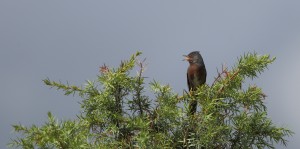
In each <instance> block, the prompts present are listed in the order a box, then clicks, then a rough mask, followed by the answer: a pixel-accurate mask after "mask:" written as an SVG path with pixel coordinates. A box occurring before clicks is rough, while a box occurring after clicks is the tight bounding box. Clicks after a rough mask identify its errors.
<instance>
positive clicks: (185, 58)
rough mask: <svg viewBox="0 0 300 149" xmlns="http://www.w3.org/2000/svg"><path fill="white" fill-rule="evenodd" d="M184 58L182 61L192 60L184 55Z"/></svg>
mask: <svg viewBox="0 0 300 149" xmlns="http://www.w3.org/2000/svg"><path fill="white" fill-rule="evenodd" d="M183 56H184V59H183V60H182V61H189V60H190V59H191V58H190V57H189V56H187V55H183Z"/></svg>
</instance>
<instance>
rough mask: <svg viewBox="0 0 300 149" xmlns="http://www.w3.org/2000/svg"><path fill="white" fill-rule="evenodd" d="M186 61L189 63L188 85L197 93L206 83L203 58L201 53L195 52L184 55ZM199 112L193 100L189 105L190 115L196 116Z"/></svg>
mask: <svg viewBox="0 0 300 149" xmlns="http://www.w3.org/2000/svg"><path fill="white" fill-rule="evenodd" d="M183 56H184V57H185V58H184V60H186V61H188V62H189V67H188V69H187V84H188V89H189V91H190V93H191V92H193V91H196V90H197V88H198V87H199V86H201V85H203V84H205V83H206V75H207V72H206V68H205V64H204V61H203V58H202V56H201V54H200V52H199V51H193V52H191V53H189V54H188V55H183ZM196 110H197V101H195V100H193V101H191V102H190V103H189V113H188V114H189V115H194V114H195V113H196Z"/></svg>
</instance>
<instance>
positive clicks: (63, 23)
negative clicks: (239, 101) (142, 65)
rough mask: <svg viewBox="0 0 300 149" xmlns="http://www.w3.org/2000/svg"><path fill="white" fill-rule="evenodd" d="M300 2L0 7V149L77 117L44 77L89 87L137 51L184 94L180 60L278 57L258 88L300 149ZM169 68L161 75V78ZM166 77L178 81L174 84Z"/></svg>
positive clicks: (56, 1)
mask: <svg viewBox="0 0 300 149" xmlns="http://www.w3.org/2000/svg"><path fill="white" fill-rule="evenodd" d="M299 8H300V1H296V0H289V1H280V0H263V1H261V0H252V1H240V0H229V1H196V0H191V1H177V0H164V1H158V0H152V1H151V2H149V1H141V0H136V1H131V0H128V1H113V0H110V1H78V0H65V1H60V0H52V1H38V0H26V1H9V0H2V1H0V52H1V53H0V68H1V73H0V74H1V77H0V82H1V85H0V91H1V94H0V99H1V104H0V120H1V121H0V122H1V123H0V148H5V144H6V143H7V142H8V141H9V138H10V137H14V136H15V134H12V133H11V131H12V129H11V127H10V125H11V124H16V123H19V122H21V123H22V124H24V125H31V124H41V123H43V122H44V121H45V120H46V118H47V112H48V111H51V112H53V113H54V115H55V116H56V117H58V118H59V119H71V118H75V115H76V114H78V113H79V111H80V107H79V104H77V102H78V101H80V99H79V98H78V97H72V96H68V97H67V96H63V94H62V92H57V91H55V90H54V89H49V88H48V87H46V86H44V85H43V83H42V79H45V78H47V77H49V78H50V79H51V80H56V81H58V80H60V81H62V82H66V81H69V83H73V84H76V85H81V84H82V83H84V81H85V80H93V79H95V78H96V75H97V73H98V67H99V66H100V65H102V64H103V63H106V64H107V65H109V66H116V65H118V64H119V62H120V60H122V59H127V58H129V56H130V55H131V54H133V53H135V51H137V50H140V51H142V52H143V55H142V57H146V58H147V63H148V68H147V71H146V76H148V77H149V81H151V80H153V79H155V80H157V81H159V82H161V83H168V84H170V85H171V86H173V87H174V90H175V91H176V92H179V93H181V92H182V90H183V89H186V78H185V77H186V76H185V75H186V74H185V73H186V68H187V65H188V64H187V63H186V62H182V61H181V60H182V55H183V54H187V53H189V52H190V51H193V50H199V51H200V52H201V54H202V56H203V57H204V61H205V64H206V67H207V70H208V81H207V82H208V84H211V83H212V81H213V78H214V76H216V68H217V67H219V68H220V66H221V64H222V63H225V64H226V65H228V66H232V64H233V63H234V62H235V61H236V59H237V57H238V56H240V55H241V54H243V53H245V52H249V51H256V52H258V53H261V54H271V55H272V56H276V57H277V60H276V61H275V62H274V64H272V65H270V67H269V70H267V71H265V72H264V73H263V74H262V75H261V77H260V78H259V79H255V80H253V82H252V83H255V84H258V85H259V86H261V87H263V89H264V91H265V93H266V94H267V95H268V98H267V100H266V103H267V106H268V111H269V116H270V117H271V118H272V119H273V120H274V122H275V123H276V124H277V125H279V126H287V127H289V128H291V129H292V130H293V131H294V132H296V134H295V135H294V137H293V138H290V143H289V146H288V148H291V149H296V148H298V147H299V146H300V143H299V140H300V128H299V126H300V119H299V113H300V108H299V105H300V102H299V100H298V95H297V93H299V87H298V86H299V83H300V81H299V76H300V70H299V66H298V64H299V58H300V57H299V53H300V9H299ZM162 70H163V71H162ZM168 74H173V76H172V77H168Z"/></svg>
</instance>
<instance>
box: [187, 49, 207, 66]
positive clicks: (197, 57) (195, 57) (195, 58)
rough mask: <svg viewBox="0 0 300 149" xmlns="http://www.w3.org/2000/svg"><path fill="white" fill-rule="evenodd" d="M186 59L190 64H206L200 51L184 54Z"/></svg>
mask: <svg viewBox="0 0 300 149" xmlns="http://www.w3.org/2000/svg"><path fill="white" fill-rule="evenodd" d="M183 56H184V60H186V61H188V62H189V63H190V64H199V65H204V62H203V58H202V56H201V54H200V53H199V51H193V52H191V53H189V54H188V55H183Z"/></svg>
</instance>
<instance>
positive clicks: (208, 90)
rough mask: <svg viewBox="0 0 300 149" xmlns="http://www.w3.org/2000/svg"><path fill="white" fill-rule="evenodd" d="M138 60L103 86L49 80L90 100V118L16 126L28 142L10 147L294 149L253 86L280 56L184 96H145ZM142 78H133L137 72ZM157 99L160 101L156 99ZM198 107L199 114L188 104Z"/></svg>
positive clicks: (221, 75)
mask: <svg viewBox="0 0 300 149" xmlns="http://www.w3.org/2000/svg"><path fill="white" fill-rule="evenodd" d="M140 54H141V53H140V52H137V53H136V54H134V55H133V56H132V57H131V58H130V59H129V60H128V61H123V62H121V65H120V66H119V67H118V68H109V67H107V66H106V65H103V66H102V67H100V74H99V76H98V77H97V79H96V80H95V81H87V82H86V84H85V86H84V87H82V88H81V87H77V86H71V85H69V84H66V85H65V84H62V83H61V82H54V81H50V80H49V79H45V80H44V83H45V84H46V85H48V86H50V87H54V88H57V89H60V90H63V91H64V92H65V95H70V94H73V95H75V94H76V95H77V94H78V95H79V96H80V97H82V99H83V100H82V102H81V103H80V104H81V108H82V110H81V111H82V113H80V114H79V115H78V118H77V119H75V120H73V121H70V120H66V121H60V122H59V121H57V120H55V118H54V117H53V116H52V114H51V113H50V112H49V113H48V118H49V120H48V122H46V123H45V124H43V125H42V126H36V125H32V126H30V127H26V126H22V125H21V124H19V125H13V128H14V130H15V131H16V132H18V133H20V137H17V138H16V139H13V140H12V141H11V142H10V144H9V146H10V147H22V148H35V147H37V148H208V149H214V148H215V149H226V148H232V149H236V148H274V143H278V142H279V143H282V144H283V145H287V141H286V139H285V138H286V137H287V136H291V135H292V134H293V132H292V131H290V130H288V129H286V128H281V127H277V126H275V125H274V124H273V123H272V121H271V119H269V118H268V117H267V110H266V106H265V105H264V100H265V98H266V96H265V94H264V93H263V92H262V89H261V88H259V87H257V86H255V85H249V86H248V87H247V86H245V85H244V84H245V83H244V82H245V79H247V78H251V79H253V78H255V77H257V76H258V74H259V73H261V72H263V71H264V70H265V69H266V67H267V66H268V64H270V63H272V62H273V61H274V60H275V58H270V56H269V55H263V56H259V55H257V54H256V53H248V54H245V55H244V56H242V57H240V58H239V59H238V63H237V64H236V66H234V67H233V68H232V69H231V70H229V69H228V68H226V67H224V66H222V69H221V71H220V72H218V74H217V77H216V78H215V81H214V82H213V84H212V85H211V86H209V85H203V86H201V87H199V88H198V89H197V91H195V92H194V93H185V94H183V95H180V96H179V95H178V94H177V93H174V92H173V91H172V88H171V87H170V86H169V85H161V84H159V83H158V82H156V81H153V82H152V83H150V85H149V88H151V90H152V92H153V93H154V95H155V96H153V97H149V96H147V95H145V92H146V90H145V86H146V85H145V83H144V79H145V78H144V77H143V72H144V70H145V65H144V61H139V60H138V59H137V57H138V56H139V55H140ZM135 66H137V68H138V73H137V75H135V76H133V75H131V74H132V73H131V72H132V71H133V69H134V68H136V67H135ZM152 98H154V99H152ZM192 100H195V101H197V102H198V106H199V109H200V110H198V111H197V112H196V114H195V115H187V113H188V112H187V111H188V106H187V105H188V103H189V102H190V101H192Z"/></svg>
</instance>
